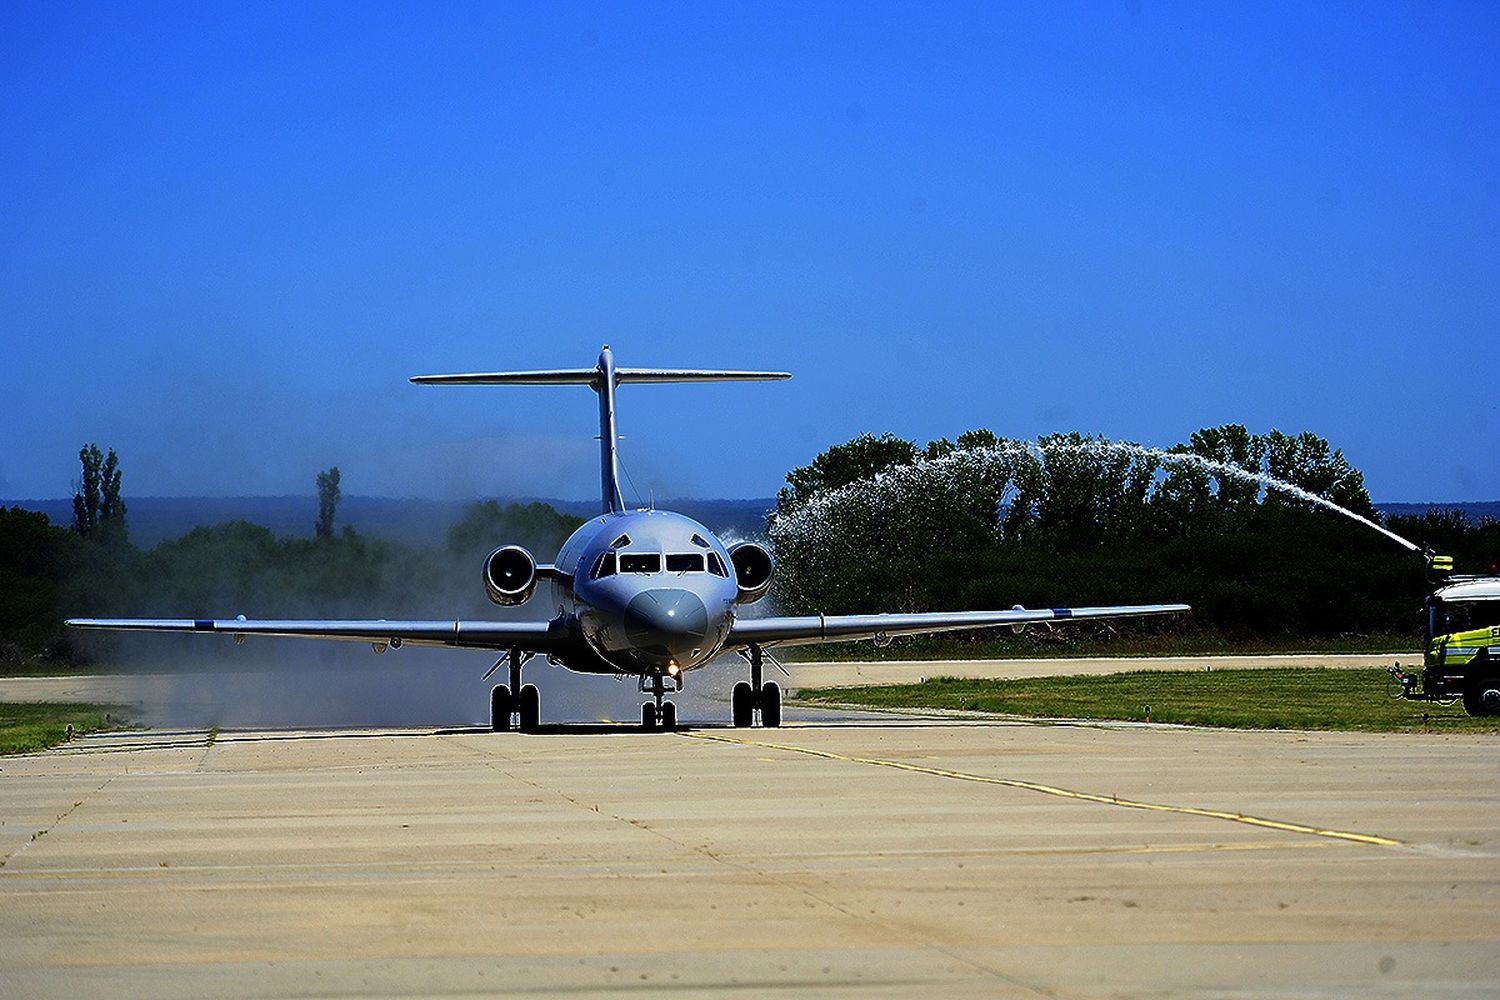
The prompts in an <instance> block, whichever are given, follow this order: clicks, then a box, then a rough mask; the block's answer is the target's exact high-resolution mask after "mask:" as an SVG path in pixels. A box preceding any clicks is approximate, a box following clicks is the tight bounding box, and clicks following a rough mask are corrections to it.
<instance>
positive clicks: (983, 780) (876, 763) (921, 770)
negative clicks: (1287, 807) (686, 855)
mask: <svg viewBox="0 0 1500 1000" xmlns="http://www.w3.org/2000/svg"><path fill="white" fill-rule="evenodd" d="M682 735H683V736H687V737H691V738H692V739H697V740H713V741H715V742H718V743H729V744H735V745H738V746H747V747H763V748H765V749H768V750H783V751H785V752H787V753H800V754H805V755H807V756H809V757H822V758H823V759H824V760H841V761H844V762H846V763H850V764H868V765H870V766H872V767H889V768H894V769H895V770H897V771H911V772H913V773H915V774H930V775H934V776H935V777H939V778H952V779H955V780H957V781H974V782H978V783H980V784H983V785H1002V786H1004V787H1006V788H1019V789H1022V790H1024V791H1028V792H1041V793H1042V794H1043V795H1055V796H1057V797H1058V798H1063V799H1077V800H1079V801H1081V802H1097V803H1099V804H1100V805H1106V806H1119V807H1121V808H1122V809H1145V810H1148V811H1150V812H1164V813H1177V814H1178V815H1182V816H1202V817H1204V818H1206V819H1222V820H1228V821H1229V822H1231V823H1243V824H1245V825H1246V826H1258V827H1263V828H1264V829H1267V830H1281V831H1283V832H1285V833H1303V834H1308V835H1310V836H1314V837H1330V838H1332V839H1334V840H1347V841H1350V842H1352V843H1356V844H1373V845H1375V846H1376V847H1407V846H1409V845H1408V844H1407V843H1406V842H1404V841H1400V840H1395V839H1393V838H1391V837H1379V836H1376V835H1375V834H1371V833H1351V832H1349V831H1347V830H1329V829H1325V828H1323V827H1317V826H1306V825H1304V824H1302V823H1285V822H1282V821H1281V820H1277V819H1265V818H1264V817H1261V816H1246V815H1245V814H1244V813H1232V812H1225V811H1224V810H1221V809H1200V808H1198V807H1197V806H1174V805H1167V804H1166V803H1163V802H1141V801H1138V800H1136V799H1121V798H1116V797H1115V796H1113V795H1098V794H1096V793H1094V792H1079V791H1075V790H1073V789H1071V788H1058V787H1057V786H1055V785H1043V784H1041V783H1039V782H1035V781H1022V780H1021V779H1019V778H995V777H991V776H989V775H984V774H970V773H968V772H966V771H950V770H947V769H945V768H941V767H924V766H922V765H921V764H907V763H904V762H903V761H899V760H882V759H881V758H879V757H851V756H849V755H847V754H841V753H834V752H833V751H831V750H814V749H812V748H811V747H799V746H792V745H791V744H787V743H764V742H761V741H758V740H741V739H735V738H734V737H731V736H718V735H715V734H713V733H683V734H682Z"/></svg>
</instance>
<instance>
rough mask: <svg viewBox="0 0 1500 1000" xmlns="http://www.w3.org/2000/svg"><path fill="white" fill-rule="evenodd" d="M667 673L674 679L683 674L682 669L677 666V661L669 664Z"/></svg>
mask: <svg viewBox="0 0 1500 1000" xmlns="http://www.w3.org/2000/svg"><path fill="white" fill-rule="evenodd" d="M667 673H669V674H671V675H672V676H673V677H676V676H677V675H678V674H680V673H682V668H681V667H679V666H678V665H677V661H676V660H672V661H670V662H668V663H667Z"/></svg>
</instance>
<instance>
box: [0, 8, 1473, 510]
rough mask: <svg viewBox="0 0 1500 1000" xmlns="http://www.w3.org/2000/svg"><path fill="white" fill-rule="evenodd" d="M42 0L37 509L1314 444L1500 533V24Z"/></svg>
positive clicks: (15, 200) (24, 110)
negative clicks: (855, 454)
mask: <svg viewBox="0 0 1500 1000" xmlns="http://www.w3.org/2000/svg"><path fill="white" fill-rule="evenodd" d="M1226 8H1229V5H1218V4H1198V3H1184V4H1162V3H1152V2H1149V0H1146V2H1141V3H1123V4H1103V3H1100V4H1080V5H1037V7H1036V9H1031V8H1030V7H1027V8H1021V7H1020V6H1019V5H1017V8H1015V9H1013V8H1011V7H1010V6H1009V5H1003V4H978V5H972V6H969V5H943V4H932V5H911V6H909V7H906V6H879V5H869V6H864V7H861V8H859V9H858V10H857V11H855V12H853V13H851V12H850V9H849V8H848V5H835V4H827V5H808V4H799V5H793V6H785V7H773V6H762V5H744V4H734V5H725V6H722V7H721V6H717V5H703V4H685V5H681V6H654V5H617V4H609V5H597V6H573V5H567V6H564V5H555V4H541V5H535V6H522V5H489V4H483V5H474V6H463V5H459V4H445V5H427V4H424V5H411V6H388V5H380V4H361V5H357V6H353V5H351V6H348V7H323V6H320V7H319V8H318V9H316V10H298V9H293V8H292V7H291V5H261V4H257V5H253V6H243V7H230V6H229V5H218V4H184V5H181V6H156V5H130V6H128V7H127V6H126V5H99V6H90V5H71V6H67V7H63V6H62V5H57V4H25V3H13V4H7V5H5V6H4V7H3V8H0V220H3V224H0V344H3V362H4V363H3V365H0V420H3V426H4V428H5V430H4V432H3V433H0V496H6V497H12V498H19V497H42V496H60V495H64V494H66V493H67V492H68V489H69V483H70V481H71V480H72V479H73V478H74V477H75V475H76V471H75V470H76V461H77V459H76V453H77V449H78V446H79V445H80V444H81V443H82V442H84V441H98V442H99V443H100V444H103V445H112V446H114V447H115V448H117V449H118V450H119V451H120V453H121V456H122V461H123V466H124V470H125V485H126V493H127V497H128V496H129V495H130V494H132V493H134V494H137V495H189V494H229V495H234V494H267V493H270V494H280V493H310V492H311V491H312V487H313V477H314V474H315V473H316V471H317V470H319V469H321V468H325V467H327V466H329V465H333V464H337V465H339V466H340V467H341V468H342V470H343V481H344V489H345V491H346V492H349V493H369V494H379V495H396V496H404V495H417V496H433V497H462V496H473V495H490V494H498V495H507V494H510V495H516V494H548V495H561V496H569V497H587V496H591V495H593V494H594V493H595V492H596V490H597V482H596V480H597V466H596V463H595V457H594V456H595V452H594V448H595V445H594V442H593V441H592V435H593V434H594V431H595V428H594V415H593V412H594V408H593V398H592V395H591V394H590V393H589V392H588V391H587V390H586V389H514V390H479V389H472V390H471V389H434V388H417V387H413V386H410V385H408V384H407V383H406V381H405V379H406V376H408V375H410V374H416V373H422V372H440V371H448V370H475V369H503V368H530V367H557V366H567V367H572V366H584V365H588V364H590V363H591V362H592V360H593V358H594V356H595V355H596V354H597V352H598V349H599V346H600V345H601V344H602V343H605V342H608V343H610V344H611V345H612V346H613V348H614V350H615V352H616V354H617V356H618V357H619V359H620V363H622V364H626V365H630V364H641V365H670V366H684V367H688V366H726V367H771V368H786V369H789V370H791V371H793V372H794V373H795V377H794V379H793V380H792V381H791V382H788V383H783V384H770V385H744V386H711V387H654V386H645V387H626V388H625V389H623V390H622V392H621V407H622V413H621V422H622V430H623V432H624V434H625V435H626V440H625V441H624V442H623V444H622V450H623V455H624V458H625V461H626V466H627V469H628V470H629V472H630V473H631V477H632V479H633V480H634V482H635V484H636V485H637V487H639V489H640V491H641V492H642V493H646V492H650V491H654V492H655V493H656V495H657V496H659V497H660V496H673V495H691V496H764V495H768V494H770V493H772V492H774V490H775V489H776V488H777V486H778V485H779V484H780V481H781V478H782V476H783V475H784V474H785V472H786V471H787V470H788V469H789V468H791V467H792V466H794V465H799V464H803V463H805V462H806V461H807V460H808V459H810V458H811V457H812V456H813V455H814V454H816V452H817V451H819V450H821V449H822V448H823V447H825V446H827V445H828V444H830V443H833V442H837V441H842V440H846V439H848V438H850V437H852V436H854V435H855V434H858V433H860V432H862V431H867V430H868V431H874V432H880V431H886V430H889V431H893V432H895V433H897V434H901V435H903V436H906V437H911V438H914V439H917V440H919V441H925V440H927V439H928V438H931V437H937V436H953V435H954V434H956V433H958V432H959V431H962V430H966V429H969V428H973V427H980V426H984V427H989V428H991V429H993V430H995V431H996V432H998V433H1001V434H1005V435H1009V436H1014V437H1028V436H1034V435H1036V434H1040V433H1046V432H1050V431H1054V430H1075V429H1076V430H1082V431H1086V432H1093V433H1102V434H1105V435H1107V436H1109V437H1113V438H1130V439H1134V440H1139V441H1144V442H1147V443H1150V444H1158V445H1167V444H1172V443H1174V442H1177V441H1179V440H1184V439H1186V437H1187V436H1188V435H1189V434H1190V433H1191V432H1192V431H1193V430H1195V429H1197V428H1198V427H1201V426H1205V425H1211V424H1217V423H1221V422H1229V421H1234V422H1240V423H1244V424H1246V425H1248V426H1249V427H1251V428H1252V429H1253V430H1258V431H1264V430H1268V429H1270V428H1272V427H1277V428H1281V429H1283V430H1287V431H1300V430H1311V431H1314V432H1316V433H1319V434H1322V435H1324V436H1325V437H1327V438H1329V439H1330V441H1332V443H1333V444H1335V445H1336V446H1339V447H1342V448H1343V449H1344V450H1345V452H1346V453H1347V454H1348V456H1349V457H1350V459H1351V460H1352V461H1353V462H1354V463H1355V464H1356V465H1357V466H1358V467H1360V468H1361V469H1363V470H1364V471H1365V473H1366V477H1367V482H1368V485H1369V487H1370V491H1371V493H1372V495H1373V496H1374V497H1375V499H1377V500H1424V499H1439V500H1442V499H1448V500H1453V499H1493V498H1496V497H1500V463H1497V462H1496V460H1495V459H1496V447H1495V445H1496V441H1497V439H1500V404H1497V402H1496V400H1497V399H1500V395H1497V393H1496V391H1495V380H1496V372H1497V368H1500V366H1497V364H1496V362H1497V361H1500V347H1497V344H1500V338H1497V336H1496V330H1497V327H1500V323H1497V320H1500V280H1497V279H1500V267H1497V265H1500V253H1497V251H1500V227H1497V223H1500V170H1497V167H1500V132H1497V124H1500V60H1497V59H1496V58H1495V53H1496V52H1497V51H1500V7H1496V6H1495V5H1493V4H1461V3H1439V4H1420V5H1418V4H1413V5H1405V4H1394V5H1388V4H1364V3H1361V4H1307V3H1297V4H1290V5H1281V4H1274V3H1273V4H1253V5H1250V4H1246V5H1240V6H1239V7H1237V8H1229V9H1226Z"/></svg>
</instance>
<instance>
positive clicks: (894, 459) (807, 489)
mask: <svg viewBox="0 0 1500 1000" xmlns="http://www.w3.org/2000/svg"><path fill="white" fill-rule="evenodd" d="M918 454H919V452H918V450H917V446H916V445H915V444H913V443H912V442H910V441H906V440H904V439H902V438H898V437H896V436H895V435H893V434H889V433H887V434H882V435H880V436H879V437H875V436H874V435H872V434H861V435H860V436H859V437H857V438H855V439H854V440H853V441H849V442H847V443H846V444H836V445H834V446H833V447H832V448H829V449H828V450H827V451H825V452H823V453H822V454H820V455H819V456H818V457H817V458H815V459H813V460H812V463H811V464H810V465H804V466H802V467H800V468H796V469H793V470H792V471H791V472H788V473H787V474H786V481H787V486H785V487H782V489H781V492H779V493H778V494H777V495H776V509H777V511H778V512H780V513H787V512H789V511H792V510H795V509H797V508H798V507H801V506H802V505H803V504H805V503H807V501H809V500H811V499H812V498H813V497H814V496H816V495H817V494H819V493H824V492H827V491H828V490H836V489H838V488H839V487H840V486H848V485H849V484H850V483H857V482H860V481H861V480H864V479H871V478H873V477H874V476H876V475H879V474H880V473H882V472H884V471H886V470H887V469H890V468H893V467H895V466H898V465H910V464H911V463H913V462H915V461H916V460H917V456H918Z"/></svg>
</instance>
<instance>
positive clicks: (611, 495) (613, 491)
mask: <svg viewBox="0 0 1500 1000" xmlns="http://www.w3.org/2000/svg"><path fill="white" fill-rule="evenodd" d="M594 389H595V391H597V392H598V393H599V492H600V494H601V495H602V496H603V503H604V513H606V514H609V513H613V512H618V511H622V510H624V509H625V501H624V499H623V498H622V497H621V496H620V455H619V446H618V441H619V436H618V435H617V434H616V432H615V356H614V353H613V352H611V351H610V349H609V345H608V344H605V345H604V350H602V351H600V352H599V381H598V382H596V383H595V384H594Z"/></svg>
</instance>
